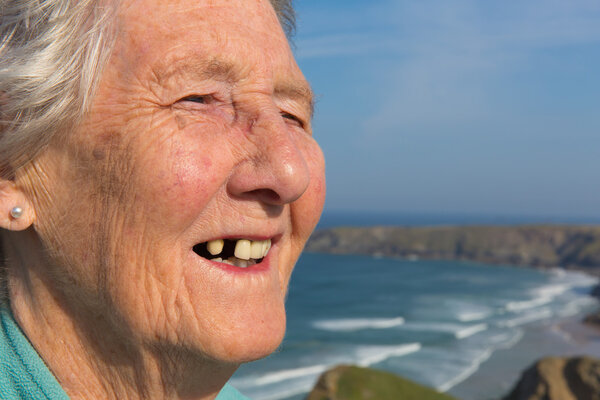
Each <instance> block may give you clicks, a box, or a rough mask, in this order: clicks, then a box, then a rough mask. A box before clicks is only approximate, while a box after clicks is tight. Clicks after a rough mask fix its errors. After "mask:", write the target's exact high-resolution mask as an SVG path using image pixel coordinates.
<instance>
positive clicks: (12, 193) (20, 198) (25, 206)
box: [0, 178, 35, 231]
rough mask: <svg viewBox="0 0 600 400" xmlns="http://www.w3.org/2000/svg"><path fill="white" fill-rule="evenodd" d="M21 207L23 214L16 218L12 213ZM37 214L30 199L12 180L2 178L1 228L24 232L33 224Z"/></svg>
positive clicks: (0, 184) (0, 200)
mask: <svg viewBox="0 0 600 400" xmlns="http://www.w3.org/2000/svg"><path fill="white" fill-rule="evenodd" d="M15 207H20V208H21V209H22V210H23V213H22V214H21V216H20V217H17V218H15V217H14V216H13V215H11V211H12V210H13V209H14V208H15ZM34 219H35V212H34V210H33V205H32V204H31V202H30V201H29V199H28V197H27V196H26V195H25V193H23V191H22V190H21V189H19V188H18V187H17V185H16V184H15V183H14V182H13V181H12V180H7V179H2V178H0V228H4V229H8V230H10V231H22V230H24V229H27V228H29V227H30V226H31V224H33V221H34Z"/></svg>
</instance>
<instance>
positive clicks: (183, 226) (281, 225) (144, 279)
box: [2, 0, 325, 398]
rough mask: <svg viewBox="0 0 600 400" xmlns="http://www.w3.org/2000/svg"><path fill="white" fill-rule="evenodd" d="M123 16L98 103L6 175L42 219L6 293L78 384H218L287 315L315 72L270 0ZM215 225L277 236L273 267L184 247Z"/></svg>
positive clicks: (79, 389)
mask: <svg viewBox="0 0 600 400" xmlns="http://www.w3.org/2000/svg"><path fill="white" fill-rule="evenodd" d="M117 26H118V36H117V43H116V47H115V50H114V53H113V55H112V57H111V59H110V61H109V64H108V66H107V67H106V68H105V69H104V71H103V74H102V77H101V80H100V83H99V88H98V90H97V92H96V95H95V98H94V101H93V105H92V108H91V111H90V113H89V115H88V116H87V117H86V118H85V119H84V121H83V122H82V124H81V125H80V126H78V127H77V128H76V129H75V130H74V131H73V132H70V133H69V134H68V135H66V136H64V138H62V139H60V140H59V139H57V140H55V141H54V142H53V143H52V144H51V145H50V146H49V148H48V149H47V150H46V151H45V152H43V153H42V154H41V155H40V156H39V157H38V158H36V159H35V160H34V161H33V162H32V163H30V164H29V165H28V166H26V167H24V168H22V169H21V170H18V171H17V174H16V179H15V181H14V185H13V184H12V183H11V185H10V186H7V183H6V182H3V185H4V187H5V190H4V193H5V194H7V195H5V196H4V197H3V199H4V200H2V201H3V203H2V205H3V207H4V208H3V209H2V210H3V211H4V209H5V208H6V207H8V206H9V205H10V204H14V202H11V203H10V204H8V202H7V200H6V199H7V198H10V194H11V193H12V194H13V197H15V198H17V197H18V196H21V197H19V199H20V201H22V202H25V205H26V206H27V211H26V216H24V217H23V220H22V221H20V222H19V223H20V224H28V223H31V224H32V228H30V229H27V230H24V231H22V232H11V233H8V234H7V235H6V236H7V239H6V240H7V242H8V243H9V244H8V248H9V253H11V254H12V255H13V257H12V258H13V259H14V260H18V261H17V262H16V263H17V264H20V265H16V266H15V268H11V269H10V275H9V279H10V284H11V292H10V296H11V305H12V308H13V312H14V314H15V316H16V318H17V321H18V322H19V324H20V325H21V326H22V327H23V330H24V331H25V333H26V334H27V336H28V337H29V338H30V340H31V341H32V343H33V344H34V346H35V347H36V349H37V350H38V351H39V352H40V354H41V355H42V357H43V358H44V360H45V361H46V362H47V364H48V365H49V367H50V368H51V370H52V371H53V372H54V373H55V375H56V376H57V378H58V379H59V381H60V382H61V384H62V385H63V387H64V388H65V390H66V391H67V393H68V394H69V395H70V396H71V397H72V398H137V397H147V398H214V396H215V395H216V393H217V392H218V390H219V389H220V387H221V386H222V385H223V384H224V383H225V381H226V380H227V379H228V378H229V377H230V376H231V374H232V373H233V371H235V369H236V368H237V366H238V365H239V364H240V363H242V362H245V361H249V360H254V359H257V358H261V357H264V356H266V355H268V354H269V353H271V352H272V351H273V350H275V349H276V347H277V346H278V345H279V343H280V342H281V340H282V338H283V335H284V332H285V310H284V300H285V295H286V291H287V286H288V283H289V279H290V275H291V272H292V269H293V267H294V264H295V262H296V260H297V259H298V257H299V254H300V252H301V250H302V248H303V246H304V244H305V242H306V240H307V239H308V236H309V235H310V233H311V232H312V230H313V228H314V226H315V224H316V222H317V220H318V218H319V215H320V212H321V209H322V206H323V201H324V194H325V179H324V161H323V157H322V153H321V151H320V149H319V147H318V145H317V143H316V142H315V140H314V139H313V137H312V132H311V127H310V119H311V105H312V104H311V101H312V100H311V97H310V89H309V87H308V85H307V83H306V82H305V80H304V77H303V75H302V73H301V72H300V70H299V68H298V66H297V65H296V63H295V61H294V58H293V55H292V53H291V51H290V49H289V46H288V43H287V40H286V38H285V35H284V33H283V32H282V30H281V27H280V26H279V23H278V21H277V17H276V15H275V13H274V11H273V9H272V8H271V6H270V4H269V2H268V1H265V0H261V1H248V2H243V3H242V2H232V1H227V0H214V1H213V0H182V1H175V2H171V1H170V2H165V1H160V0H139V1H130V2H126V3H125V4H124V5H123V6H122V8H121V9H120V10H119V13H118V24H117ZM7 187H8V188H9V189H10V190H9V189H6V188H7ZM4 203H6V204H7V205H4ZM12 223H13V226H12V228H11V226H8V228H11V229H14V230H17V229H25V228H27V226H25V225H23V226H17V225H14V223H15V222H14V221H12ZM5 227H7V226H6V224H5ZM223 237H227V238H239V237H242V238H245V237H246V238H255V239H264V238H273V243H274V244H273V248H272V249H271V251H270V253H269V257H268V268H263V269H261V270H258V271H252V269H247V270H237V271H232V270H231V269H223V268H219V267H215V265H214V263H210V262H208V261H207V260H206V259H204V258H201V257H199V256H198V255H197V254H196V253H194V252H193V251H192V247H193V246H194V245H195V244H197V243H200V242H205V241H208V240H211V239H215V238H223Z"/></svg>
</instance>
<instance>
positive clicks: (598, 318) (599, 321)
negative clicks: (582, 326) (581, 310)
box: [583, 310, 600, 327]
mask: <svg viewBox="0 0 600 400" xmlns="http://www.w3.org/2000/svg"><path fill="white" fill-rule="evenodd" d="M583 322H584V323H586V324H588V325H593V326H595V327H600V310H598V311H596V312H594V313H591V314H589V315H587V316H586V317H585V318H584V319H583Z"/></svg>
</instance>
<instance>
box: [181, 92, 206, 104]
mask: <svg viewBox="0 0 600 400" xmlns="http://www.w3.org/2000/svg"><path fill="white" fill-rule="evenodd" d="M212 100H213V97H212V96H211V95H210V94H205V95H199V94H193V95H190V96H186V97H184V98H182V99H181V100H179V101H191V102H192V103H199V104H209V103H211V102H212Z"/></svg>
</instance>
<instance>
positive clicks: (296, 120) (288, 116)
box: [281, 111, 304, 128]
mask: <svg viewBox="0 0 600 400" xmlns="http://www.w3.org/2000/svg"><path fill="white" fill-rule="evenodd" d="M281 117H282V118H284V119H287V120H289V121H291V122H294V123H295V124H296V125H298V126H299V127H300V128H304V121H303V120H302V119H300V118H298V117H296V116H295V115H294V114H290V113H287V112H285V111H282V112H281Z"/></svg>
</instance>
